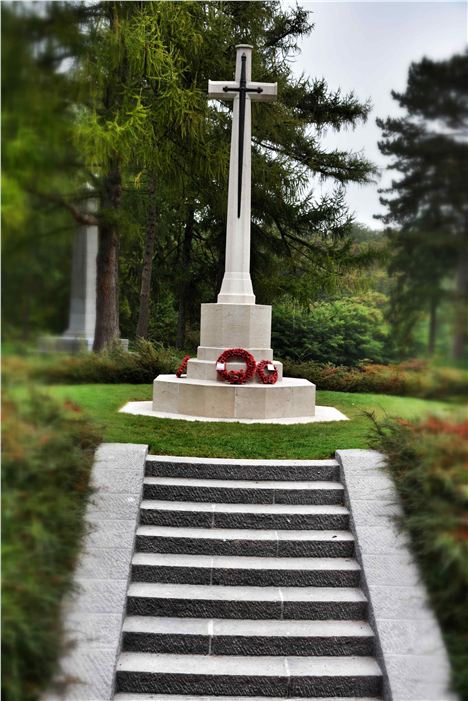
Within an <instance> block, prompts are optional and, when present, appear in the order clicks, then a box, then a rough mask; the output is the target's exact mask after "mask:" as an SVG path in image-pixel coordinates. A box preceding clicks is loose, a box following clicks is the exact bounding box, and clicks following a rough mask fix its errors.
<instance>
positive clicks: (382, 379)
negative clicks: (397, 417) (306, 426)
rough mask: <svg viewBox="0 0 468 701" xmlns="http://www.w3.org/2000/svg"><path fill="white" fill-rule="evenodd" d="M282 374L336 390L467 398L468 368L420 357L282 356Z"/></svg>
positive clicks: (405, 395) (439, 397)
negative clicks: (332, 359) (383, 361)
mask: <svg viewBox="0 0 468 701" xmlns="http://www.w3.org/2000/svg"><path fill="white" fill-rule="evenodd" d="M283 365H284V367H283V370H284V373H285V375H290V376H292V377H302V378H304V379H305V380H310V382H313V383H314V384H316V385H317V387H318V388H319V389H322V390H331V391H336V392H375V393H379V394H380V393H381V394H390V395H395V396H402V397H421V398H423V399H445V400H455V401H457V400H458V401H460V400H466V399H468V372H467V371H466V370H462V369H456V368H446V367H433V366H430V365H427V364H426V363H424V362H422V361H413V362H412V361H409V362H406V363H400V364H399V365H365V364H363V365H359V366H358V367H346V366H336V365H332V364H331V363H327V364H320V363H314V362H306V363H295V362H293V361H289V360H285V361H284V363H283Z"/></svg>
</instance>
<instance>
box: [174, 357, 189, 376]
mask: <svg viewBox="0 0 468 701" xmlns="http://www.w3.org/2000/svg"><path fill="white" fill-rule="evenodd" d="M189 360H190V356H189V355H184V359H183V360H182V362H181V364H180V365H179V369H178V370H177V372H176V377H181V376H182V375H185V373H186V372H187V363H188V361H189Z"/></svg>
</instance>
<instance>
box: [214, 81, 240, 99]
mask: <svg viewBox="0 0 468 701" xmlns="http://www.w3.org/2000/svg"><path fill="white" fill-rule="evenodd" d="M238 87H239V83H236V82H235V81H234V80H209V81H208V98H209V99H210V100H234V98H235V96H236V93H235V92H225V91H224V88H238Z"/></svg>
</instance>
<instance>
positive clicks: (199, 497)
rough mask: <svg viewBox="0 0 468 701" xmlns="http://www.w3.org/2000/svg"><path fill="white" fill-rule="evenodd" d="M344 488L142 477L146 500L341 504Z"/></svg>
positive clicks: (325, 484) (336, 484) (314, 483)
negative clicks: (143, 478)
mask: <svg viewBox="0 0 468 701" xmlns="http://www.w3.org/2000/svg"><path fill="white" fill-rule="evenodd" d="M343 493H344V490H343V485H342V484H340V483H339V482H324V481H312V482H310V481H307V482H304V481H299V482H289V481H288V482H286V481H281V482H280V481H248V480H232V479H231V480H222V479H191V478H187V477H145V480H144V485H143V495H144V498H145V499H160V500H166V501H169V500H170V501H195V502H208V503H213V502H216V503H220V504H221V503H227V504H342V503H343Z"/></svg>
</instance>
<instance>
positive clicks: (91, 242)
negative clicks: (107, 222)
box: [62, 201, 98, 350]
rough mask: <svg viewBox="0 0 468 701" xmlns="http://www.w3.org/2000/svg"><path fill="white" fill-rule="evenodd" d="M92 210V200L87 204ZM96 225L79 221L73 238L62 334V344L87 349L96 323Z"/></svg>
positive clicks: (90, 343) (93, 205) (93, 209)
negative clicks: (65, 325) (65, 323)
mask: <svg viewBox="0 0 468 701" xmlns="http://www.w3.org/2000/svg"><path fill="white" fill-rule="evenodd" d="M87 209H88V211H95V204H94V201H90V203H89V204H88V206H87ZM97 250H98V228H97V226H91V225H80V226H79V227H78V228H77V230H76V233H75V238H74V240H73V259H72V280H71V296H70V316H69V323H68V328H67V330H66V331H65V333H64V334H63V336H62V339H63V341H64V343H65V345H69V346H70V349H73V346H81V347H83V348H87V349H88V350H91V349H92V347H93V341H94V329H95V326H96V256H97Z"/></svg>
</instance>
